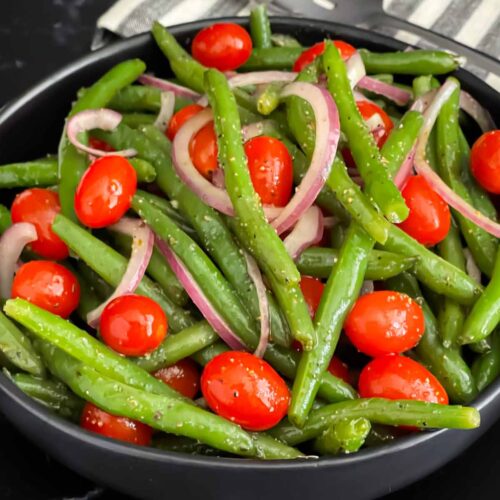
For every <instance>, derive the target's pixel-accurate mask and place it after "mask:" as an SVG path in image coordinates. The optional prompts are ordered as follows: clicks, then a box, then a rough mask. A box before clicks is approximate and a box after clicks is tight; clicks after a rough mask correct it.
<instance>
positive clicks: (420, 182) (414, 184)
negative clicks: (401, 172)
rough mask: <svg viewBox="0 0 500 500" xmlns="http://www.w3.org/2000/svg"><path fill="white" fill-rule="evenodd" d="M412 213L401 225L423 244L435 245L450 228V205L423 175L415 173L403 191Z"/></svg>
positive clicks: (444, 236)
mask: <svg viewBox="0 0 500 500" xmlns="http://www.w3.org/2000/svg"><path fill="white" fill-rule="evenodd" d="M401 194H402V195H403V198H404V199H405V202H406V205H407V206H408V208H409V210H410V214H409V215H408V217H407V218H406V220H404V221H403V222H401V224H399V227H400V228H401V229H402V230H403V231H404V232H405V233H408V234H409V235H410V236H411V237H412V238H415V239H416V240H417V241H418V242H419V243H422V245H427V246H434V245H436V244H437V243H439V242H440V241H442V240H444V238H446V235H447V234H448V231H449V230H450V224H451V214H450V207H448V205H447V204H446V203H445V201H444V200H443V199H442V198H441V196H439V195H438V194H437V193H436V192H435V191H434V190H433V189H432V188H431V187H430V186H429V184H428V182H427V181H426V180H425V179H424V178H423V177H422V176H421V175H414V176H412V177H410V178H409V179H408V182H407V183H406V184H405V186H404V187H403V190H402V191H401Z"/></svg>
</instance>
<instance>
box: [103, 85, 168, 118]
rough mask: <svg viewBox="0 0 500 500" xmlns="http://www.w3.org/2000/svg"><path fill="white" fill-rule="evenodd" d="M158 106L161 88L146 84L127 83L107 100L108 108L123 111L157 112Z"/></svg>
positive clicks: (159, 104)
mask: <svg viewBox="0 0 500 500" xmlns="http://www.w3.org/2000/svg"><path fill="white" fill-rule="evenodd" d="M177 99H178V98H176V99H175V100H176V101H177ZM160 106H161V90H160V89H157V88H155V87H149V86H147V85H128V86H127V87H124V88H123V89H121V90H120V91H119V92H117V93H116V94H115V95H114V96H113V98H112V99H111V101H110V102H109V107H110V108H113V109H116V110H117V111H120V112H123V113H136V112H141V111H142V112H144V111H149V112H150V113H158V111H160Z"/></svg>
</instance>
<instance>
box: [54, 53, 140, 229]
mask: <svg viewBox="0 0 500 500" xmlns="http://www.w3.org/2000/svg"><path fill="white" fill-rule="evenodd" d="M145 69H146V65H145V64H144V63H143V62H142V61H141V60H140V59H130V60H128V61H123V62H121V63H119V64H117V65H116V66H114V67H113V68H111V69H110V70H109V71H108V72H107V73H105V74H104V75H103V76H102V77H101V78H100V79H99V80H97V82H95V83H94V84H93V85H92V86H91V87H89V88H88V89H86V90H85V92H84V93H83V95H82V96H81V97H80V98H79V99H78V100H77V101H76V102H75V103H74V104H73V107H72V108H71V111H70V114H69V116H70V117H71V116H73V115H75V114H77V113H79V112H80V111H83V110H86V109H94V108H104V107H106V106H107V105H108V104H109V102H110V101H111V99H112V98H113V96H114V95H115V94H116V93H117V92H118V91H119V90H120V89H122V88H123V87H126V86H127V85H130V84H131V83H132V82H133V81H134V80H135V79H136V78H137V77H138V76H139V75H141V74H142V73H143V72H144V70H145ZM85 140H86V139H85ZM58 156H59V198H60V201H61V210H62V213H63V214H64V215H66V216H67V217H69V218H70V219H72V220H73V221H74V222H78V219H77V217H76V215H75V210H74V206H73V205H74V197H75V191H76V188H77V186H78V183H79V182H80V178H81V176H82V175H83V172H84V171H85V169H86V168H87V159H86V156H85V155H82V154H80V153H79V152H78V151H77V150H76V148H75V147H74V146H73V145H72V144H71V143H70V142H69V140H68V138H67V135H66V130H64V131H63V134H62V137H61V141H60V143H59V154H58Z"/></svg>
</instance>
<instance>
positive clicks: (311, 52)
mask: <svg viewBox="0 0 500 500" xmlns="http://www.w3.org/2000/svg"><path fill="white" fill-rule="evenodd" d="M333 43H334V45H335V47H337V49H338V50H339V52H340V55H341V57H342V59H344V61H345V60H346V59H349V57H351V56H352V55H353V54H354V52H356V49H355V48H354V47H353V46H352V45H351V44H349V43H347V42H343V41H342V40H333ZM324 51H325V42H318V43H315V44H314V45H313V46H312V47H309V48H308V49H306V50H304V52H302V54H300V56H299V57H298V58H297V60H296V61H295V64H294V65H293V71H296V72H297V73H298V72H299V71H302V70H303V69H304V68H305V67H306V66H309V64H311V63H312V62H313V61H314V59H316V58H317V57H318V56H320V55H321V54H323V52H324Z"/></svg>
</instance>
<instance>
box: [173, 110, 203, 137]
mask: <svg viewBox="0 0 500 500" xmlns="http://www.w3.org/2000/svg"><path fill="white" fill-rule="evenodd" d="M203 109H204V108H203V106H200V105H199V104H188V105H187V106H184V107H183V108H182V109H180V110H179V111H177V113H175V115H174V116H172V118H171V119H170V122H169V124H168V128H167V130H166V132H165V134H166V135H167V137H168V138H169V139H170V140H171V141H173V140H174V137H175V134H177V132H178V130H179V129H180V128H181V127H182V126H183V125H184V123H186V122H187V121H188V120H189V119H190V118H192V117H193V116H194V115H196V114H198V113H199V112H200V111H202V110H203Z"/></svg>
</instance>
